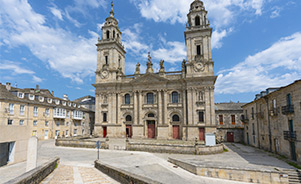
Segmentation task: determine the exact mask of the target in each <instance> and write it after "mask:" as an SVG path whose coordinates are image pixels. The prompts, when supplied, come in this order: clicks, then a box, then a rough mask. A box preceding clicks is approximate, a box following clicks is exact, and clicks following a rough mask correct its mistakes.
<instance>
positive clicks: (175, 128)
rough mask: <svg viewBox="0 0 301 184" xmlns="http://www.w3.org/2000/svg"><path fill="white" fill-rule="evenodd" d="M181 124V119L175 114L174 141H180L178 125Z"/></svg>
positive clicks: (173, 119) (173, 120) (173, 117)
mask: <svg viewBox="0 0 301 184" xmlns="http://www.w3.org/2000/svg"><path fill="white" fill-rule="evenodd" d="M179 122H180V117H179V116H178V115H177V114H175V115H173V116H172V123H173V124H174V125H173V126H172V138H173V139H180V125H178V123H179Z"/></svg>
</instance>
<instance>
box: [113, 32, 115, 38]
mask: <svg viewBox="0 0 301 184" xmlns="http://www.w3.org/2000/svg"><path fill="white" fill-rule="evenodd" d="M113 38H115V30H114V31H113Z"/></svg>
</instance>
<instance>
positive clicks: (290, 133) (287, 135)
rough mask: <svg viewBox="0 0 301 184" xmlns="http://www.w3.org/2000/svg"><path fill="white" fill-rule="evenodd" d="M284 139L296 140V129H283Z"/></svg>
mask: <svg viewBox="0 0 301 184" xmlns="http://www.w3.org/2000/svg"><path fill="white" fill-rule="evenodd" d="M283 136H284V140H288V141H295V140H296V139H297V135H296V131H283Z"/></svg>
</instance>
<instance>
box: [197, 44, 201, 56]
mask: <svg viewBox="0 0 301 184" xmlns="http://www.w3.org/2000/svg"><path fill="white" fill-rule="evenodd" d="M196 54H197V55H198V56H200V55H201V46H200V45H197V46H196Z"/></svg>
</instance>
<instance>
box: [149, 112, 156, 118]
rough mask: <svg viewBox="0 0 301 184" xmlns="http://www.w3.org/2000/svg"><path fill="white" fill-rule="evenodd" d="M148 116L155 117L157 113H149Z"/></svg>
mask: <svg viewBox="0 0 301 184" xmlns="http://www.w3.org/2000/svg"><path fill="white" fill-rule="evenodd" d="M147 117H149V118H153V117H155V115H154V114H153V113H149V114H148V115H147Z"/></svg>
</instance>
